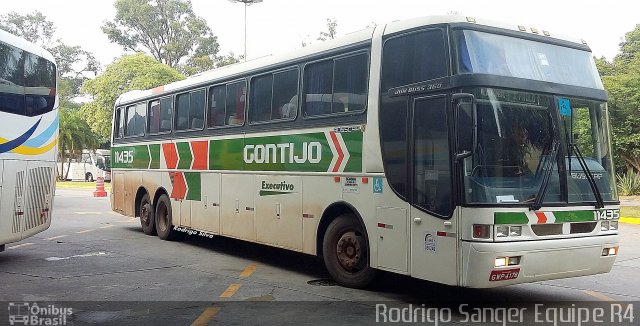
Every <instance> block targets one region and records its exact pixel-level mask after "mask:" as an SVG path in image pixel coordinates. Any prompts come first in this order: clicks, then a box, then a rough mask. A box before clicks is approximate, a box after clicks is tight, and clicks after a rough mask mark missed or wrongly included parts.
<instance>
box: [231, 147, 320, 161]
mask: <svg viewBox="0 0 640 326" xmlns="http://www.w3.org/2000/svg"><path fill="white" fill-rule="evenodd" d="M295 151H296V147H295V145H294V143H282V144H265V145H262V144H261V145H246V146H245V147H244V150H243V158H244V162H245V163H259V164H260V163H296V164H304V163H312V164H316V163H320V161H321V160H322V144H320V143H319V142H304V143H302V153H301V155H296V154H295Z"/></svg>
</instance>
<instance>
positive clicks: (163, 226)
mask: <svg viewBox="0 0 640 326" xmlns="http://www.w3.org/2000/svg"><path fill="white" fill-rule="evenodd" d="M155 220H156V232H157V233H158V237H159V238H160V239H162V240H172V239H173V238H175V235H176V231H174V230H173V225H172V221H171V201H170V200H169V197H167V195H161V196H160V198H158V202H157V203H156V214H155Z"/></svg>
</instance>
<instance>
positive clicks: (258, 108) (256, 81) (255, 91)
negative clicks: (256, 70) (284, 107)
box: [249, 74, 273, 123]
mask: <svg viewBox="0 0 640 326" xmlns="http://www.w3.org/2000/svg"><path fill="white" fill-rule="evenodd" d="M272 87H273V74H267V75H262V76H258V77H255V78H253V79H252V80H251V91H250V94H251V101H250V102H249V121H250V122H251V123H253V122H262V121H268V120H270V119H271V110H272V108H271V98H272V95H273V94H272V93H271V92H272Z"/></svg>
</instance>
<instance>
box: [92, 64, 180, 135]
mask: <svg viewBox="0 0 640 326" xmlns="http://www.w3.org/2000/svg"><path fill="white" fill-rule="evenodd" d="M182 79H184V76H183V75H182V74H181V73H180V72H178V71H177V70H175V69H173V68H171V67H169V66H168V65H166V64H162V63H160V62H158V61H156V60H155V59H153V58H152V57H150V56H148V55H146V54H143V53H137V54H133V55H123V56H122V57H120V58H119V59H118V60H116V61H115V62H113V63H112V64H110V65H108V66H107V67H106V69H105V71H104V73H103V74H101V75H99V76H97V77H96V78H95V79H91V80H87V81H86V82H85V83H84V85H83V86H82V91H83V92H84V93H86V94H89V95H91V96H92V97H93V101H91V102H89V103H86V104H84V105H83V106H82V108H81V109H80V110H81V112H82V114H83V116H84V118H85V120H87V122H88V123H89V125H90V126H91V130H93V131H94V132H95V133H96V134H98V136H99V137H100V140H101V141H106V140H108V139H109V137H110V135H111V116H112V113H113V105H114V103H115V102H116V99H117V98H118V96H120V95H121V94H123V93H125V92H127V91H130V90H135V89H140V90H144V89H151V88H154V87H157V86H160V85H164V84H168V83H171V82H174V81H177V80H182Z"/></svg>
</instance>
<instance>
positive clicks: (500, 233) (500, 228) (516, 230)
mask: <svg viewBox="0 0 640 326" xmlns="http://www.w3.org/2000/svg"><path fill="white" fill-rule="evenodd" d="M495 231H496V233H495V234H496V238H505V237H519V236H521V235H522V226H514V225H511V226H509V225H496V230H495Z"/></svg>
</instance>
